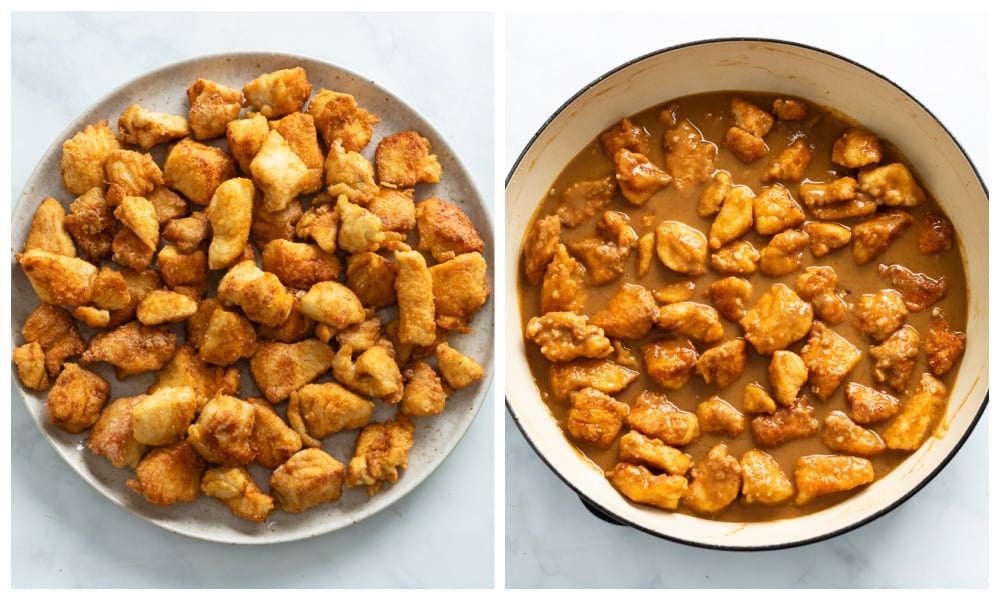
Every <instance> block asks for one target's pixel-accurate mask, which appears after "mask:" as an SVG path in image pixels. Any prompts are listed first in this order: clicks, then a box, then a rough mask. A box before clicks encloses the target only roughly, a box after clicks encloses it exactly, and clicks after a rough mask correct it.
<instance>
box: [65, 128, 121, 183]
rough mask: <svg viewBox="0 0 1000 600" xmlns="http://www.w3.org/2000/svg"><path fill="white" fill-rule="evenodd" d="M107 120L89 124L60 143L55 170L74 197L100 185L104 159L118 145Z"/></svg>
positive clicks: (102, 179)
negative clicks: (58, 160)
mask: <svg viewBox="0 0 1000 600" xmlns="http://www.w3.org/2000/svg"><path fill="white" fill-rule="evenodd" d="M121 147H122V146H121V142H119V141H118V138H117V137H115V134H114V132H113V131H111V128H110V127H108V122H107V120H103V121H99V122H97V123H93V124H89V125H87V126H86V127H84V128H83V129H82V130H81V131H78V132H77V133H76V134H74V135H73V137H71V138H70V139H68V140H66V141H65V142H63V144H62V158H61V159H60V162H59V173H60V176H61V178H62V184H63V187H64V188H66V191H68V192H69V193H71V194H73V195H74V196H80V195H82V194H85V193H86V192H87V191H89V190H90V189H92V188H95V187H102V186H103V185H104V162H105V161H106V160H107V158H108V156H109V155H110V154H111V152H113V151H114V150H118V149H119V148H121Z"/></svg>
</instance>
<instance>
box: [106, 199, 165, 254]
mask: <svg viewBox="0 0 1000 600" xmlns="http://www.w3.org/2000/svg"><path fill="white" fill-rule="evenodd" d="M114 215H115V217H116V218H117V219H118V220H119V221H121V223H122V225H124V226H125V227H127V228H129V229H130V230H131V231H132V233H134V234H135V236H136V237H137V238H139V240H140V241H141V242H142V243H143V245H144V246H146V247H147V248H148V249H149V250H150V251H151V252H155V251H156V248H157V245H158V244H159V242H160V224H159V222H158V221H157V220H156V208H155V207H153V203H152V202H150V201H149V200H147V199H146V198H144V197H142V196H124V197H123V198H122V200H121V202H120V203H119V204H118V207H117V208H115V211H114ZM112 243H113V242H112Z"/></svg>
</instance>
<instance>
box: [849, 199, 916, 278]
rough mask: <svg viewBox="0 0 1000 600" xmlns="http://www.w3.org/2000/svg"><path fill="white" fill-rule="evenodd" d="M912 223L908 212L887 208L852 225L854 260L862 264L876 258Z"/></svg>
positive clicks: (911, 217)
mask: <svg viewBox="0 0 1000 600" xmlns="http://www.w3.org/2000/svg"><path fill="white" fill-rule="evenodd" d="M912 223H913V216H911V215H910V213H907V212H903V211H901V210H897V209H889V210H886V211H884V212H882V213H879V214H877V215H876V216H875V217H873V218H871V219H869V220H867V221H863V222H861V223H858V224H857V225H855V226H854V227H852V228H851V237H852V239H853V240H854V246H853V254H854V262H855V263H856V264H859V265H863V264H866V263H869V262H871V261H873V260H875V259H876V258H878V256H879V255H880V254H882V253H883V252H885V251H886V249H887V248H888V247H889V244H891V243H892V242H893V241H895V240H896V239H897V238H899V237H900V236H901V235H903V232H904V231H906V230H907V229H908V228H909V227H910V225H911V224H912Z"/></svg>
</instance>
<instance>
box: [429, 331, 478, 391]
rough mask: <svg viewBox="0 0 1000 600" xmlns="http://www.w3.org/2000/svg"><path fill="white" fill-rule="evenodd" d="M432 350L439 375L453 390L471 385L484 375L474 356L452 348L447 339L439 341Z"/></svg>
mask: <svg viewBox="0 0 1000 600" xmlns="http://www.w3.org/2000/svg"><path fill="white" fill-rule="evenodd" d="M434 351H435V355H436V356H437V361H438V369H440V370H441V376H442V377H443V378H444V380H445V382H446V383H447V384H448V385H449V386H450V387H451V389H453V390H458V389H462V388H464V387H466V386H469V385H472V384H473V383H475V382H477V381H479V380H480V379H482V378H483V377H484V376H485V375H486V371H485V369H483V367H482V365H480V364H479V363H478V362H476V360H475V359H474V358H472V357H471V356H468V355H466V354H463V353H462V352H459V351H458V350H456V349H455V348H452V347H451V346H450V345H449V344H448V342H447V341H442V342H441V343H439V344H438V345H437V347H436V348H435V349H434Z"/></svg>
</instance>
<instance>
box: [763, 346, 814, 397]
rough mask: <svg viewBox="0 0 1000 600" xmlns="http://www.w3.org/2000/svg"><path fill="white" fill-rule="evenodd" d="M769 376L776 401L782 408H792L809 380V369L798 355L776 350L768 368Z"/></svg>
mask: <svg viewBox="0 0 1000 600" xmlns="http://www.w3.org/2000/svg"><path fill="white" fill-rule="evenodd" d="M767 375H768V378H769V379H770V380H771V388H772V389H773V390H774V399H775V400H776V401H777V402H778V404H780V405H782V406H791V405H792V404H794V403H795V399H796V398H798V397H799V390H801V389H802V386H803V385H805V384H806V381H808V379H809V369H808V368H807V367H806V363H805V361H803V360H802V357H800V356H799V355H798V354H796V353H794V352H789V351H788V350H775V352H774V354H772V355H771V362H770V363H769V364H768V366H767Z"/></svg>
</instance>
